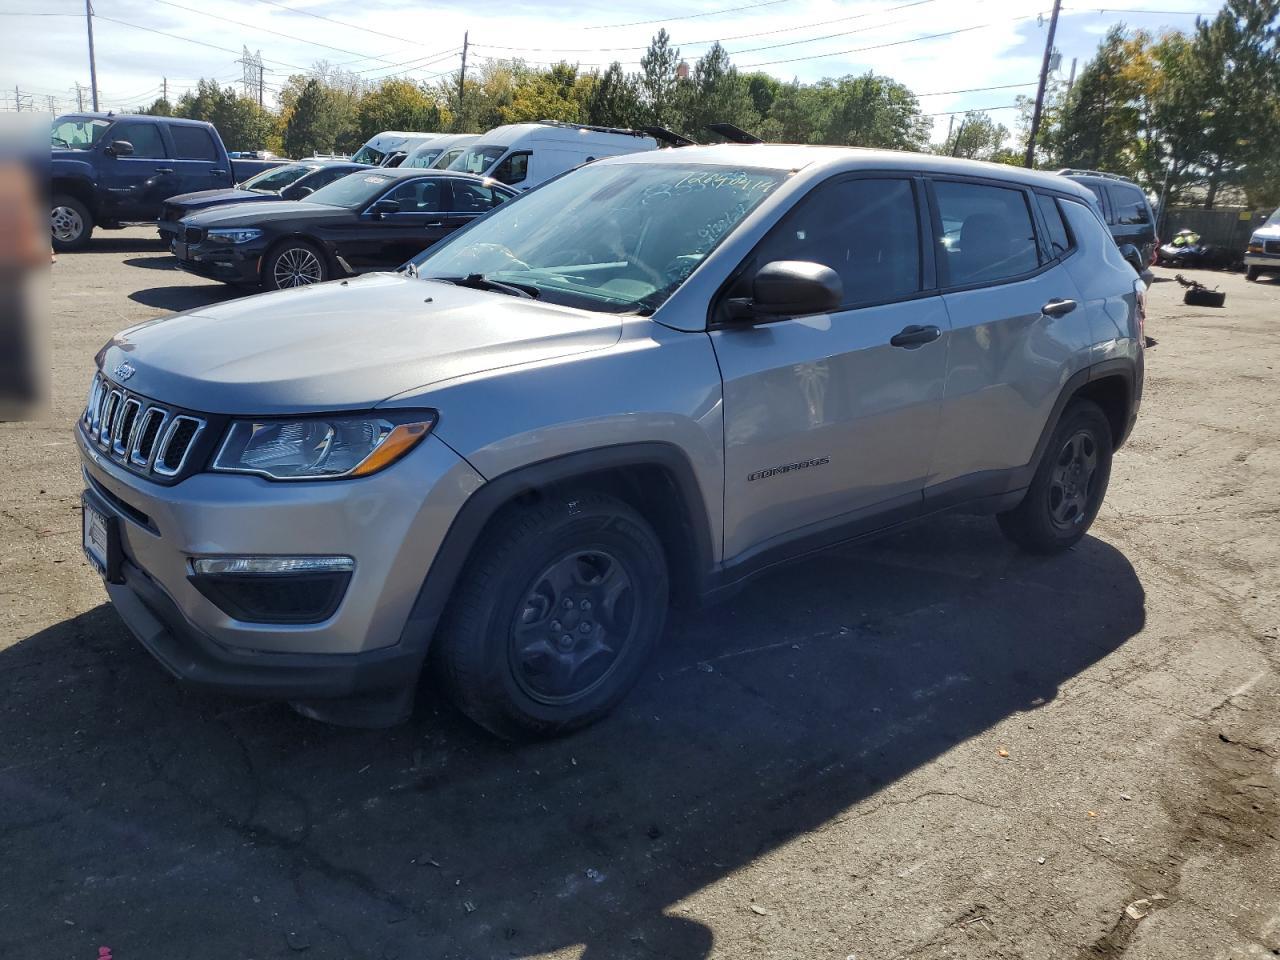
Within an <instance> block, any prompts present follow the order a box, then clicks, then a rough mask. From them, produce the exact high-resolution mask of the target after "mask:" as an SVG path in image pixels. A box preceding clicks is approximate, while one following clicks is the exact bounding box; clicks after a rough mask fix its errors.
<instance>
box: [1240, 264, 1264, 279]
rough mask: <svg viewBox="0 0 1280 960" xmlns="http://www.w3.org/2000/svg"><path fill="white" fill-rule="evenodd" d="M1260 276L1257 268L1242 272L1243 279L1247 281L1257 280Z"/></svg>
mask: <svg viewBox="0 0 1280 960" xmlns="http://www.w3.org/2000/svg"><path fill="white" fill-rule="evenodd" d="M1260 276H1262V271H1261V270H1259V269H1258V268H1257V267H1250V268H1249V269H1247V270H1246V271H1245V272H1244V278H1245V279H1246V280H1249V281H1254V280H1257V279H1258V277H1260Z"/></svg>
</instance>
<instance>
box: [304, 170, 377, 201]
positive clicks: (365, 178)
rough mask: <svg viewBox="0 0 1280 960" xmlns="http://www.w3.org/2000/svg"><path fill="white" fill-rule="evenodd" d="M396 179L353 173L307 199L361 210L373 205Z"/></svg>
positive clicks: (374, 174) (322, 188)
mask: <svg viewBox="0 0 1280 960" xmlns="http://www.w3.org/2000/svg"><path fill="white" fill-rule="evenodd" d="M395 179H396V178H395V177H392V176H388V175H387V174H385V173H353V174H350V175H349V176H345V177H343V178H342V179H341V180H335V181H333V183H331V184H329V185H328V186H327V187H321V188H320V189H319V190H317V191H316V192H315V193H313V194H311V195H310V196H309V197H307V202H308V203H327V204H328V205H329V206H331V207H347V208H349V209H352V210H360V209H363V208H364V207H367V206H368V205H369V204H371V203H373V201H374V200H376V199H377V198H378V197H380V196H381V195H382V192H383V191H384V190H386V189H387V185H388V184H389V183H391V182H392V181H393V180H395Z"/></svg>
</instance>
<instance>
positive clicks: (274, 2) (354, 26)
mask: <svg viewBox="0 0 1280 960" xmlns="http://www.w3.org/2000/svg"><path fill="white" fill-rule="evenodd" d="M258 2H259V3H265V4H269V5H270V6H273V7H279V8H280V9H281V10H287V11H289V12H290V13H297V14H301V15H303V16H306V17H312V18H313V19H315V20H325V21H327V22H329V23H336V24H337V25H338V26H340V27H346V28H347V29H348V30H362V31H364V32H365V33H372V34H374V35H375V36H379V37H386V38H387V39H388V40H394V41H396V42H397V43H404V40H405V38H404V37H403V36H396V35H395V34H394V33H383V32H382V31H381V30H374V29H372V28H371V27H362V26H361V25H360V24H358V23H348V22H347V21H345V20H335V19H334V18H333V17H326V16H324V15H323V14H320V13H312V12H311V11H310V10H302V9H299V8H298V7H289V6H286V5H285V4H283V3H281V2H280V0H258ZM774 2H781V0H774ZM419 46H421V44H419ZM361 59H369V60H372V59H374V58H373V57H362V58H361Z"/></svg>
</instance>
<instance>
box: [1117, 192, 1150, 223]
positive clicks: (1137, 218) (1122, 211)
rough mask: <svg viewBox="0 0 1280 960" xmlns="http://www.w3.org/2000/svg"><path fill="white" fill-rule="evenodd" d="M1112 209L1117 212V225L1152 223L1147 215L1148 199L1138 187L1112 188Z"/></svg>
mask: <svg viewBox="0 0 1280 960" xmlns="http://www.w3.org/2000/svg"><path fill="white" fill-rule="evenodd" d="M1107 190H1108V191H1109V192H1110V193H1111V209H1112V210H1113V211H1114V212H1115V221H1116V223H1125V224H1132V223H1150V222H1151V217H1150V215H1149V214H1148V213H1147V198H1146V197H1144V196H1143V195H1142V191H1141V190H1139V189H1138V188H1137V187H1117V186H1110V187H1108V188H1107Z"/></svg>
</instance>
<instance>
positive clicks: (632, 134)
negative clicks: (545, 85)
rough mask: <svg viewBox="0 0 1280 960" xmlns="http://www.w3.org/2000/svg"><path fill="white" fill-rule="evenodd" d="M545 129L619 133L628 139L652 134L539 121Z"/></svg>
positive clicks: (626, 129)
mask: <svg viewBox="0 0 1280 960" xmlns="http://www.w3.org/2000/svg"><path fill="white" fill-rule="evenodd" d="M534 122H535V123H540V124H542V125H543V126H545V127H563V128H564V129H566V130H594V131H595V132H596V133H619V134H623V135H624V136H628V137H647V136H652V134H649V133H646V132H645V131H643V130H630V129H628V128H627V127H597V126H593V125H592V124H589V123H568V122H566V121H564V120H537V121H534Z"/></svg>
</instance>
